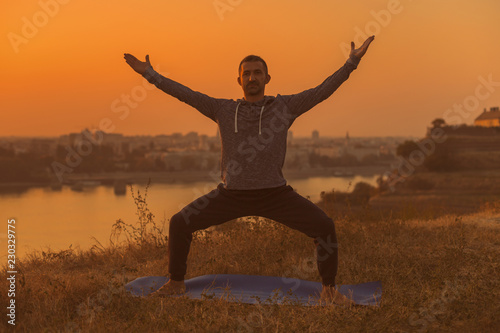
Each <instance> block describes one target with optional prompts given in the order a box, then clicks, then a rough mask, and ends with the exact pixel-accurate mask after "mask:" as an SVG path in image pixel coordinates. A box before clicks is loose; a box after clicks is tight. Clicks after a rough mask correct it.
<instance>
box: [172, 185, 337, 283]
mask: <svg viewBox="0 0 500 333" xmlns="http://www.w3.org/2000/svg"><path fill="white" fill-rule="evenodd" d="M243 216H262V217H265V218H269V219H271V220H274V221H276V222H279V223H282V224H284V225H286V226H288V227H290V228H292V229H296V230H299V231H301V232H303V233H304V234H306V235H307V236H309V237H311V238H313V239H314V243H315V245H316V253H317V260H318V270H319V274H320V275H321V278H322V282H323V284H324V285H328V286H334V285H335V276H336V275H337V267H338V246H337V236H336V234H335V225H334V223H333V220H332V219H331V218H330V217H328V216H327V215H326V214H325V212H323V211H322V210H321V209H320V208H319V207H318V206H316V205H315V204H314V203H312V202H311V201H309V200H308V199H306V198H304V197H302V196H300V195H299V194H297V193H296V192H295V191H294V190H293V188H292V187H291V186H290V185H283V186H279V187H274V188H267V189H259V190H228V189H225V188H224V187H223V184H222V183H220V184H219V185H218V186H217V188H216V189H214V190H212V191H211V192H209V193H207V194H205V195H203V196H201V197H199V198H198V199H196V200H194V201H193V202H191V203H190V204H188V205H187V206H186V207H184V208H183V209H182V210H181V211H180V212H178V213H177V214H175V215H174V216H172V218H171V219H170V227H169V238H168V250H169V262H168V272H169V273H170V278H171V279H172V280H175V281H181V280H184V275H185V274H186V269H187V264H186V262H187V258H188V253H189V248H190V245H191V241H192V233H193V232H194V231H196V230H201V229H206V228H208V227H210V226H213V225H218V224H222V223H224V222H227V221H230V220H233V219H236V218H239V217H243Z"/></svg>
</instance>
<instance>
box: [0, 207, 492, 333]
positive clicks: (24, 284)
mask: <svg viewBox="0 0 500 333" xmlns="http://www.w3.org/2000/svg"><path fill="white" fill-rule="evenodd" d="M141 209H143V210H146V214H143V215H142V216H143V218H146V219H147V218H152V217H151V216H149V217H148V215H147V205H146V206H144V205H143V206H142V208H141ZM143 213H144V211H143ZM369 214H370V212H366V213H365V216H369ZM406 214H407V215H406V216H404V218H384V219H380V218H375V217H373V216H371V217H372V218H369V219H368V218H367V219H360V218H359V216H362V215H351V216H349V215H346V216H344V217H342V218H339V219H338V220H336V226H337V232H338V236H339V242H340V272H339V276H338V283H341V284H350V283H360V282H366V281H373V280H381V281H382V283H383V287H384V294H383V300H382V304H381V306H380V307H379V308H373V307H357V308H354V309H344V308H339V307H312V308H311V307H301V306H277V305H258V306H257V305H248V304H237V303H227V302H224V301H220V300H210V301H208V300H207V301H196V300H189V299H183V298H179V299H174V298H167V299H147V298H146V299H145V298H134V297H132V296H130V295H128V294H127V293H126V292H125V291H124V288H123V286H124V284H125V283H127V282H128V281H130V280H132V279H134V278H136V277H140V276H147V275H163V274H165V273H166V264H167V262H166V260H167V256H166V250H165V247H164V244H161V241H160V242H158V240H159V239H161V237H148V236H147V235H144V236H141V237H140V238H138V239H136V238H133V237H131V238H129V240H128V241H127V242H125V243H118V242H116V241H115V243H114V245H113V246H112V247H110V248H103V247H101V246H97V245H96V246H94V248H93V249H91V250H89V251H77V250H72V249H68V250H66V251H61V252H57V253H40V252H38V253H33V254H31V255H30V256H28V257H27V258H25V259H24V260H23V261H22V262H21V263H18V268H19V271H20V272H21V273H20V274H18V286H17V288H18V290H17V294H16V304H17V318H16V319H17V320H16V323H17V325H16V331H20V332H79V331H82V332H110V331H111V332H120V331H123V332H158V331H162V332H238V331H239V332H365V331H372V332H425V331H432V332H435V331H438V332H440V331H443V332H498V331H500V318H499V317H498V314H499V313H500V304H499V302H498V295H499V294H500V283H499V276H500V269H499V268H500V267H499V259H498V258H500V237H499V236H500V227H499V226H500V204H496V205H494V204H492V205H489V206H488V207H483V209H482V211H481V212H479V213H475V214H472V215H464V216H457V215H447V216H441V217H438V218H434V219H424V218H421V217H419V218H414V216H415V215H412V212H411V211H408V212H406ZM139 216H141V215H139ZM418 216H421V215H418ZM146 225H147V224H146ZM149 230H150V231H149V232H150V233H151V232H154V228H150V229H149ZM135 235H137V234H135ZM188 267H189V268H188V276H187V277H186V278H191V277H194V276H198V275H205V274H215V273H231V274H254V275H273V276H287V277H297V278H301V279H306V280H314V281H320V279H319V276H318V273H317V271H316V267H315V263H314V246H313V243H312V240H311V239H309V238H307V237H306V236H304V235H302V234H300V233H298V232H296V231H294V230H290V229H287V228H285V227H282V226H281V225H280V224H278V223H276V222H273V221H267V220H260V219H259V220H258V221H257V222H252V219H251V218H249V219H242V220H240V221H231V222H228V223H226V224H224V225H223V226H222V227H221V228H219V229H218V230H217V232H215V231H211V232H208V233H206V234H202V233H197V235H196V237H195V239H194V241H193V245H192V248H191V253H190V257H189V262H188ZM3 272H5V270H4V271H3ZM0 280H1V281H2V282H1V283H2V288H3V289H2V290H6V289H4V288H6V286H7V284H6V276H5V273H2V274H1V276H0ZM1 297H2V299H3V300H4V299H5V297H6V294H5V293H4V292H2V294H1ZM4 301H5V300H4ZM2 304H5V303H2ZM4 309H5V308H4ZM4 311H5V310H4ZM3 317H4V319H2V324H1V325H2V326H7V323H6V319H5V315H3ZM0 329H1V327H0Z"/></svg>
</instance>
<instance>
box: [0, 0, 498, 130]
mask: <svg viewBox="0 0 500 333" xmlns="http://www.w3.org/2000/svg"><path fill="white" fill-rule="evenodd" d="M61 2H63V1H61ZM64 2H65V4H62V3H59V2H57V1H56V0H41V1H37V2H30V3H24V2H23V3H17V2H8V3H7V4H5V5H4V8H5V9H4V10H3V11H2V14H0V15H1V16H2V17H1V20H0V27H1V30H0V31H1V33H2V34H3V36H4V38H3V39H2V51H3V52H2V53H1V54H0V63H1V66H2V87H1V89H0V94H1V95H0V101H1V105H0V108H1V110H2V117H1V118H2V121H1V122H0V133H1V135H2V136H12V135H14V136H58V135H61V134H67V133H70V132H79V131H81V130H82V129H84V128H89V129H93V128H96V127H98V126H99V124H100V122H101V121H102V120H103V119H109V122H108V123H110V124H111V125H109V126H113V132H116V133H122V134H124V135H158V134H168V133H173V132H181V133H187V132H190V131H196V132H198V133H200V134H208V135H210V136H212V135H214V134H215V131H216V124H215V123H213V122H212V121H211V120H209V119H208V118H206V117H205V116H203V115H202V114H201V113H199V112H198V111H196V110H194V109H193V108H191V107H190V106H188V105H186V104H184V103H182V102H180V101H178V100H176V99H175V98H173V97H170V96H168V95H166V94H165V93H163V92H161V91H159V90H158V89H156V88H155V87H154V86H152V85H149V84H145V83H144V79H143V78H142V77H141V76H139V75H138V74H137V73H135V72H133V70H132V69H131V68H130V67H129V66H128V65H127V64H126V63H125V61H124V59H123V53H125V52H126V53H131V54H133V55H135V56H137V57H138V58H139V59H141V60H144V57H145V55H146V54H149V55H150V59H151V63H152V64H153V67H154V68H155V69H156V70H157V71H158V72H160V73H162V74H163V75H166V76H168V77H170V78H172V79H173V80H175V81H178V82H180V83H182V84H184V85H186V86H188V87H190V88H191V89H193V90H197V91H200V92H203V93H205V94H208V95H210V96H213V97H220V98H233V99H237V98H241V97H242V91H241V87H240V86H239V85H238V84H237V82H236V77H237V75H238V73H237V67H238V64H239V62H240V61H241V59H242V58H243V57H245V56H246V55H248V54H257V55H260V56H262V57H263V58H264V59H265V60H266V62H267V63H268V66H269V73H270V74H271V76H272V80H271V82H270V83H269V85H268V86H267V89H266V94H267V95H276V94H278V93H279V94H292V93H298V92H301V91H303V90H305V89H309V88H312V87H314V86H316V85H318V84H320V83H321V82H322V81H323V80H324V79H325V78H326V77H328V76H329V75H331V74H332V73H333V72H334V71H336V70H337V69H338V68H339V67H340V66H342V64H343V63H344V61H345V59H346V53H345V48H346V47H348V45H349V43H350V41H351V40H354V41H355V42H356V45H357V46H359V45H360V42H361V41H362V40H363V39H364V35H370V34H375V35H376V38H375V41H374V42H373V43H372V45H371V46H370V49H369V51H368V53H367V54H366V56H365V57H364V58H363V59H362V61H361V63H360V65H359V67H358V69H357V70H356V71H354V72H353V73H352V74H351V77H350V78H349V80H348V81H347V82H345V83H344V84H343V85H342V86H341V87H340V88H339V90H338V91H337V92H336V93H334V95H333V96H332V97H330V98H329V99H328V100H326V101H324V102H322V103H321V104H319V105H318V106H316V107H315V108H313V109H312V110H310V111H309V112H307V113H306V114H304V115H302V116H301V117H299V118H298V119H297V120H296V121H295V123H294V124H293V125H292V127H291V128H290V130H291V131H293V132H294V135H295V136H309V135H310V133H311V132H312V131H313V130H315V129H316V130H318V131H319V132H320V134H321V135H324V136H343V135H345V133H346V132H347V131H349V134H350V135H351V136H358V137H359V136H417V137H419V136H423V134H424V133H425V128H426V127H427V126H429V125H430V122H431V121H432V120H433V119H435V118H443V117H444V118H445V119H450V120H451V119H453V120H454V121H457V120H458V122H462V123H466V124H472V122H473V120H474V118H476V117H477V116H478V115H479V114H480V113H481V112H482V110H483V108H489V107H491V106H499V105H500V62H499V61H498V60H497V59H498V56H499V54H500V44H499V43H498V40H499V37H500V20H498V13H500V3H499V2H498V1H495V0H480V1H476V2H471V1H467V0H442V1H439V2H436V1H432V0H400V1H397V0H376V1H373V0H370V1H368V0H363V1H357V2H353V3H346V2H332V1H317V2H315V3H306V2H304V1H285V0H282V1H275V2H273V3H268V2H266V1H264V0H252V1H248V0H247V1H245V0H241V1H231V2H228V1H227V0H218V1H213V0H206V1H205V0H198V1H196V5H193V4H192V2H189V3H188V2H182V1H169V2H147V3H140V2H124V1H117V0H110V1H106V2H99V1H86V2H78V1H64ZM216 4H218V5H219V7H218V8H219V9H218V10H217V8H216V6H215V5H216ZM231 4H232V5H231ZM221 6H222V7H221ZM224 6H226V7H224ZM30 24H31V25H32V26H31V30H30V28H29V27H28V26H29V25H30ZM481 78H482V79H483V81H484V80H486V81H488V80H490V81H491V82H494V83H495V84H496V85H495V84H491V85H490V86H489V87H483V88H481V89H480V96H481V98H477V96H478V86H479V85H480V84H481V82H482V81H481ZM144 92H145V94H144ZM134 93H135V96H136V97H135V98H134V97H133V96H134V95H133V94H134ZM141 93H142V95H141ZM126 95H129V96H131V97H130V98H131V99H130V100H129V102H127V103H128V104H127V103H126V102H125V100H124V98H125V97H124V96H126ZM475 96H476V100H477V101H478V103H477V104H474V105H472V106H469V109H472V111H466V112H464V111H462V112H461V113H459V112H458V111H456V110H458V109H453V108H454V106H457V105H458V106H460V105H463V104H464V103H467V102H471V101H472V102H473V101H474V97H475ZM486 96H487V97H486Z"/></svg>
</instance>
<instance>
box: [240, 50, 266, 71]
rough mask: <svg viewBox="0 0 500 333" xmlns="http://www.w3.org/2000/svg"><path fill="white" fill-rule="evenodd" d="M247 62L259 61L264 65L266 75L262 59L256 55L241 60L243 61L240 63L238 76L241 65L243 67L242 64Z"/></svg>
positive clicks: (264, 63)
mask: <svg viewBox="0 0 500 333" xmlns="http://www.w3.org/2000/svg"><path fill="white" fill-rule="evenodd" d="M249 61H260V62H261V63H262V64H263V65H264V69H265V71H266V75H267V74H268V72H267V64H266V62H265V61H264V59H262V58H261V57H259V56H256V55H253V54H252V55H248V56H246V57H245V58H243V60H242V61H241V62H240V66H239V67H238V75H239V74H240V73H241V65H243V63H244V62H249Z"/></svg>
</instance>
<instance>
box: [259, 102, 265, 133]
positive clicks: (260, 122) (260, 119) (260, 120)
mask: <svg viewBox="0 0 500 333" xmlns="http://www.w3.org/2000/svg"><path fill="white" fill-rule="evenodd" d="M262 112H264V105H262V109H260V118H259V135H260V134H261V133H262V132H261V131H260V128H261V124H262Z"/></svg>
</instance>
